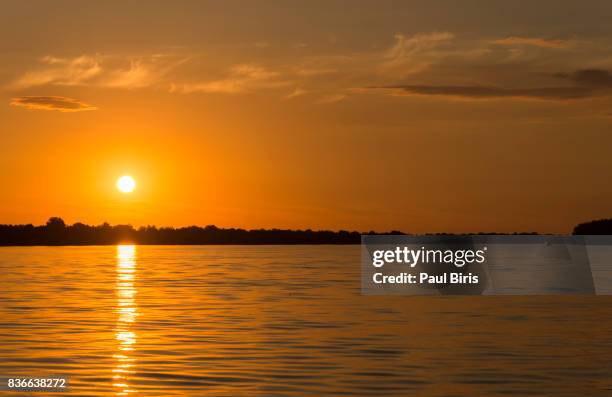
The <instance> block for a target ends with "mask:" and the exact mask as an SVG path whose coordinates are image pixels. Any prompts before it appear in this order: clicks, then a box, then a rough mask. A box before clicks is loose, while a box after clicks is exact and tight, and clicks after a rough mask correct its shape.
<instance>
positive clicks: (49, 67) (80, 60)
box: [13, 55, 102, 88]
mask: <svg viewBox="0 0 612 397" xmlns="http://www.w3.org/2000/svg"><path fill="white" fill-rule="evenodd" d="M41 63H42V67H39V68H38V69H37V70H34V71H29V72H26V73H24V74H23V75H22V76H21V77H19V78H18V79H17V80H16V81H15V82H14V84H13V85H14V87H15V88H29V87H34V86H41V85H47V84H54V85H79V84H83V83H85V82H88V81H90V80H91V79H93V78H94V77H96V76H98V75H100V73H101V72H102V67H101V66H100V62H99V60H98V59H97V58H96V57H92V56H88V55H82V56H79V57H75V58H57V57H53V56H46V57H44V58H42V59H41Z"/></svg>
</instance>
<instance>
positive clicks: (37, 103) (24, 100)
mask: <svg viewBox="0 0 612 397" xmlns="http://www.w3.org/2000/svg"><path fill="white" fill-rule="evenodd" d="M10 105H11V106H17V107H24V108H26V109H30V110H55V111H59V112H64V113H73V112H83V111H91V110H97V109H98V108H97V107H95V106H92V105H89V104H87V103H85V102H81V101H79V100H76V99H72V98H68V97H64V96H21V97H16V98H13V99H11V102H10Z"/></svg>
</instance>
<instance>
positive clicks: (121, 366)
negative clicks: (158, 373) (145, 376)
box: [113, 245, 138, 396]
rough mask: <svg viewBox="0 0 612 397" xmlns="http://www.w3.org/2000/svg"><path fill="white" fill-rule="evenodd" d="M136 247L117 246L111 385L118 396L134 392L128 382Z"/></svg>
mask: <svg viewBox="0 0 612 397" xmlns="http://www.w3.org/2000/svg"><path fill="white" fill-rule="evenodd" d="M135 278H136V246H134V245H118V246H117V276H116V284H115V291H116V295H117V307H116V312H117V324H116V327H115V339H117V342H118V344H117V353H116V354H115V355H113V357H114V358H115V359H116V360H117V364H116V365H115V368H113V386H114V387H116V388H117V395H118V396H125V395H127V394H129V393H134V392H135V391H136V390H134V389H132V388H130V385H129V384H128V380H129V377H130V375H131V374H133V373H134V368H133V367H134V361H135V359H134V358H133V357H131V355H130V354H131V353H132V352H133V350H134V345H135V343H136V332H134V330H133V329H132V326H133V324H134V322H135V321H136V317H137V316H138V307H137V305H136V298H135V296H136V288H135V287H134V281H135Z"/></svg>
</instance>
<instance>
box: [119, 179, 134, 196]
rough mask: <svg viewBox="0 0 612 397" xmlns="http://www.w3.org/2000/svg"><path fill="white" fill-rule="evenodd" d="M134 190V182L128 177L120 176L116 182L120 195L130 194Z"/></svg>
mask: <svg viewBox="0 0 612 397" xmlns="http://www.w3.org/2000/svg"><path fill="white" fill-rule="evenodd" d="M135 188H136V181H135V180H134V178H132V177H131V176H129V175H125V176H122V177H121V178H119V179H118V180H117V189H119V191H120V192H122V193H130V192H132V191H133V190H134V189H135Z"/></svg>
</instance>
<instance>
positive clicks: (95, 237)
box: [0, 217, 612, 246]
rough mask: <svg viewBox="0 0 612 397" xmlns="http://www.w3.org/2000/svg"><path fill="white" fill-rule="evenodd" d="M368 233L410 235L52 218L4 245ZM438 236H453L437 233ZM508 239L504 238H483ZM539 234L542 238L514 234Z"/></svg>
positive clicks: (10, 233) (290, 239)
mask: <svg viewBox="0 0 612 397" xmlns="http://www.w3.org/2000/svg"><path fill="white" fill-rule="evenodd" d="M362 234H387V235H389V234H395V235H401V234H405V233H402V232H399V231H395V230H394V231H390V232H387V233H376V232H374V231H370V232H366V233H360V232H356V231H346V230H340V231H337V232H334V231H330V230H317V231H314V230H310V229H308V230H287V229H254V230H245V229H235V228H229V229H223V228H218V227H216V226H214V225H209V226H205V227H199V226H188V227H180V228H172V227H160V228H157V227H155V226H143V227H140V228H138V229H135V228H134V227H132V226H131V225H114V226H111V225H109V224H108V223H103V224H101V225H98V226H90V225H85V224H83V223H80V222H77V223H75V224H73V225H66V223H65V222H64V221H63V220H62V219H61V218H58V217H52V218H49V220H48V221H47V223H46V224H45V225H41V226H34V225H32V224H28V225H0V246H7V245H115V244H122V243H131V244H154V245H199V244H359V243H361V235H362ZM437 234H438V235H443V234H449V233H437ZM478 234H504V233H478ZM514 234H537V233H514ZM573 234H577V235H593V234H600V235H601V234H611V235H612V219H600V220H596V221H591V222H586V223H581V224H579V225H577V226H576V227H575V228H574V230H573Z"/></svg>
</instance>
